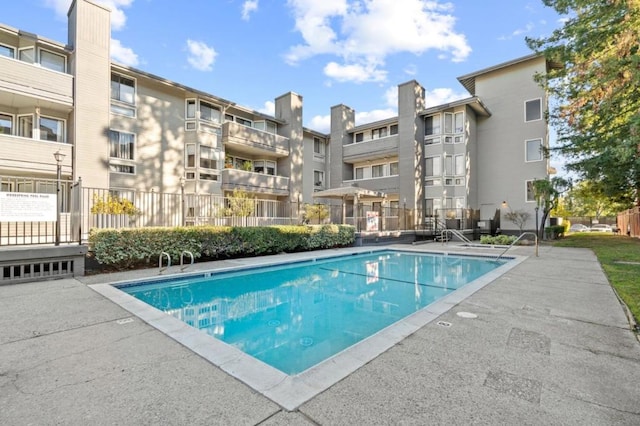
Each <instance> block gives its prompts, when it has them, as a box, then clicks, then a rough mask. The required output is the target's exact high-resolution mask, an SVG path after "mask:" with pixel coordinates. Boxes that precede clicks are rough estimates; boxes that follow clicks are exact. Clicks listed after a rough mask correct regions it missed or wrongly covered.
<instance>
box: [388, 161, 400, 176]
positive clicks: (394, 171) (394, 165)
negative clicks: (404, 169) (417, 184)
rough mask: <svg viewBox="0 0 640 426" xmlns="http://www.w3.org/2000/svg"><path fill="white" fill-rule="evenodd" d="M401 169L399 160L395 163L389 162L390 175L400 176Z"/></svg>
mask: <svg viewBox="0 0 640 426" xmlns="http://www.w3.org/2000/svg"><path fill="white" fill-rule="evenodd" d="M399 171H400V167H399V165H398V162H397V161H396V162H395V163H389V176H398V174H399Z"/></svg>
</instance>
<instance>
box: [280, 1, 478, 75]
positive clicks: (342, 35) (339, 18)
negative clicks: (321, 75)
mask: <svg viewBox="0 0 640 426" xmlns="http://www.w3.org/2000/svg"><path fill="white" fill-rule="evenodd" d="M288 5H289V6H290V7H291V9H292V11H293V14H294V17H295V21H296V24H295V28H296V30H297V31H299V32H300V34H301V36H302V38H303V40H304V43H303V44H299V45H296V46H293V47H291V48H290V50H289V52H288V53H287V54H286V56H285V60H286V61H287V62H288V63H289V64H297V63H299V62H300V61H303V60H305V59H307V58H310V57H312V56H315V55H321V54H329V55H334V56H337V57H339V58H340V59H341V60H342V62H343V64H337V63H336V62H335V61H334V62H331V63H330V64H329V65H331V64H333V65H331V66H329V65H327V67H325V73H326V72H327V71H333V72H334V75H336V76H338V77H340V78H342V80H340V81H356V82H362V81H380V78H382V77H383V76H384V77H385V78H386V73H385V71H384V70H380V69H379V67H380V66H382V65H384V62H385V58H386V57H387V56H389V55H392V54H395V53H400V52H408V53H413V54H415V55H420V54H422V53H423V52H425V51H427V50H438V51H441V52H443V54H445V55H446V56H447V57H449V58H450V59H451V60H452V61H454V62H458V61H462V60H464V59H465V58H466V57H467V56H468V55H469V53H470V52H471V48H470V47H469V45H468V44H467V41H466V38H465V36H464V35H463V34H460V33H456V32H455V30H454V24H455V18H454V17H453V15H451V11H452V5H451V4H450V3H439V2H438V1H433V0H367V1H361V0H323V1H321V2H319V1H317V0H289V1H288ZM350 67H356V68H357V67H359V68H360V69H361V70H362V71H365V72H366V71H370V72H371V71H372V70H373V71H375V74H374V75H373V77H372V76H371V74H370V73H368V74H367V73H365V76H364V77H363V76H361V75H359V74H354V73H352V72H347V71H348V70H349V71H350V70H353V68H350ZM338 71H342V72H338ZM348 77H351V79H349V78H348Z"/></svg>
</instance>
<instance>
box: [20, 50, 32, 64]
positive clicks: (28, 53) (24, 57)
mask: <svg viewBox="0 0 640 426" xmlns="http://www.w3.org/2000/svg"><path fill="white" fill-rule="evenodd" d="M35 52H36V50H35V49H34V48H33V47H26V48H24V49H18V59H20V60H21V61H23V62H28V63H30V64H33V63H34V62H35V61H36V54H35Z"/></svg>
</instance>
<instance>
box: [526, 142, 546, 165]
mask: <svg viewBox="0 0 640 426" xmlns="http://www.w3.org/2000/svg"><path fill="white" fill-rule="evenodd" d="M534 141H540V158H539V159H536V160H530V159H529V158H527V157H528V155H529V146H528V144H529V142H534ZM542 143H543V141H542V138H534V139H525V141H524V162H525V163H537V162H540V161H543V160H544V154H543V152H542V147H543V145H542Z"/></svg>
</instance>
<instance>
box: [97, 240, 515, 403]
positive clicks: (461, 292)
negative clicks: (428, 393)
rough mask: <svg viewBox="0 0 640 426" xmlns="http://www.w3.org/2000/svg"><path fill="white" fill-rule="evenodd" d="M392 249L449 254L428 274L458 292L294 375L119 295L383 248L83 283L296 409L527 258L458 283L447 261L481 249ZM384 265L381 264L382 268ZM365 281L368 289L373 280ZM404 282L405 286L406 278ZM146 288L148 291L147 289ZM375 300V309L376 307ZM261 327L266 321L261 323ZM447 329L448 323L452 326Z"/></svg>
mask: <svg viewBox="0 0 640 426" xmlns="http://www.w3.org/2000/svg"><path fill="white" fill-rule="evenodd" d="M399 251H401V252H402V253H416V254H425V255H428V256H432V255H437V256H442V257H450V258H451V259H449V262H443V261H441V262H440V265H447V264H448V265H449V266H448V267H446V268H444V267H440V268H438V267H435V266H434V267H433V268H432V269H435V270H436V271H437V270H439V271H440V272H438V273H437V274H436V275H435V277H436V278H437V280H438V284H440V285H442V286H443V288H446V289H449V290H453V289H454V288H457V290H455V291H449V292H448V293H447V294H446V295H444V296H443V297H441V298H440V299H438V300H435V301H433V302H432V303H430V304H428V305H427V306H426V307H424V308H422V309H417V310H415V312H413V313H410V314H409V315H407V316H406V317H404V318H402V319H399V320H397V321H396V322H394V323H392V324H391V325H389V326H387V327H384V328H383V329H382V330H380V331H378V332H377V333H375V334H373V335H371V336H369V337H367V338H364V339H363V340H361V341H359V342H357V343H355V344H353V345H352V346H350V347H348V348H346V349H344V350H342V351H340V352H338V353H336V354H335V355H333V356H331V357H329V358H328V359H326V360H325V361H322V362H320V363H318V364H316V365H315V366H313V367H311V368H308V369H306V370H304V371H302V372H301V373H298V374H293V375H290V374H286V373H284V372H282V371H281V370H279V369H277V368H274V367H271V366H270V365H268V364H266V363H264V362H262V361H260V360H258V359H257V358H255V357H253V356H250V355H247V354H246V353H244V352H243V351H241V350H240V349H238V348H236V347H234V346H232V345H229V344H226V343H224V342H223V341H221V340H219V339H218V338H215V337H213V336H212V335H211V334H208V333H206V332H203V331H200V330H197V329H196V328H194V327H191V326H189V325H187V323H185V322H184V321H182V320H180V319H177V318H175V317H174V316H172V315H169V314H167V313H166V312H165V311H162V310H160V309H158V308H154V307H152V306H150V305H148V304H147V303H145V302H143V301H141V300H140V299H137V298H135V297H134V296H132V295H130V294H128V293H125V292H124V290H125V289H127V288H128V289H129V290H131V289H133V288H135V287H136V286H138V289H141V287H139V286H153V285H158V289H159V288H160V287H162V286H164V285H165V284H167V285H168V284H169V283H170V282H174V283H175V282H177V281H178V280H182V279H183V278H189V279H196V280H199V279H201V278H210V277H212V276H222V274H227V273H233V274H244V272H245V271H254V272H255V271H256V270H257V269H256V268H257V267H263V266H264V267H268V270H270V269H271V268H272V267H280V266H283V264H285V265H286V266H288V267H293V266H298V265H301V264H302V263H303V262H305V261H309V262H311V263H314V262H315V263H318V264H322V263H323V262H325V261H332V262H333V261H336V260H339V259H338V257H339V256H342V255H345V256H353V257H357V256H360V255H369V254H371V255H376V256H379V255H381V254H382V253H383V252H384V250H381V249H372V248H371V247H351V248H342V249H331V250H324V251H316V252H307V253H291V254H282V255H276V256H266V257H262V258H247V259H234V260H227V261H217V262H211V263H208V264H196V265H194V266H193V270H194V272H191V273H187V274H184V273H180V274H173V275H168V276H162V277H158V276H157V275H156V276H155V277H154V275H153V274H154V271H152V270H148V271H137V272H136V273H132V274H128V275H131V276H132V278H130V279H127V280H124V281H118V282H110V283H102V284H100V283H97V284H91V285H90V287H91V288H92V289H93V290H95V291H97V292H98V293H100V294H101V295H103V296H104V297H106V298H108V299H110V300H111V301H113V302H114V303H116V304H118V305H119V306H120V307H122V308H123V309H125V310H127V311H129V312H130V313H131V314H133V315H134V317H131V318H129V319H127V320H126V321H135V319H136V318H137V319H140V320H142V321H144V322H146V323H147V324H149V325H150V326H152V327H154V328H155V329H157V330H158V331H160V332H162V333H163V334H165V335H166V336H168V337H170V338H172V339H173V340H175V341H176V342H178V343H180V344H182V345H183V346H185V347H187V348H189V349H190V350H191V351H193V352H194V353H196V354H198V355H199V356H201V357H203V358H205V359H207V360H208V361H209V362H211V363H212V364H213V365H215V366H216V367H218V368H220V369H221V370H223V371H225V372H226V373H227V374H229V375H231V376H233V377H234V378H236V379H238V380H240V381H242V382H243V383H245V384H247V385H248V386H250V387H251V388H253V389H254V390H256V391H257V392H259V393H261V394H262V395H264V396H265V397H267V398H269V399H271V400H272V401H274V402H276V403H277V404H279V405H280V406H282V407H283V408H285V409H286V410H290V411H291V410H295V409H296V408H297V407H299V406H300V405H301V404H303V403H304V402H306V401H308V400H309V399H311V398H313V397H314V396H315V395H317V394H319V393H320V392H322V391H324V390H325V389H327V388H329V387H331V386H333V385H334V384H335V383H337V382H338V381H340V380H342V379H344V378H345V377H347V376H348V375H350V374H351V373H353V372H355V371H356V370H358V369H360V368H361V367H362V366H363V365H365V364H367V363H368V362H370V361H372V360H374V359H375V358H377V357H379V356H380V355H381V354H383V353H384V352H386V351H387V350H389V349H390V348H392V347H393V346H395V345H396V344H398V343H399V342H401V341H402V340H404V339H405V338H407V337H408V336H410V335H412V334H413V333H415V332H416V331H418V330H419V329H421V328H422V327H424V326H426V325H428V324H429V323H430V322H432V321H434V320H436V319H437V318H438V317H440V316H441V315H443V314H445V313H446V312H447V311H449V310H451V309H452V308H455V307H456V306H457V305H458V304H459V303H461V302H463V301H464V300H465V299H466V298H468V297H469V296H470V295H472V294H473V293H475V292H476V291H478V290H480V289H481V288H482V287H484V286H485V285H487V284H489V283H491V282H493V281H495V280H496V279H497V278H499V277H500V276H501V275H503V274H505V273H506V272H507V271H509V270H511V269H512V268H514V267H516V266H517V265H518V264H519V263H521V262H522V261H524V260H525V259H526V257H523V256H510V257H509V258H505V260H507V262H506V263H504V264H503V265H501V266H499V267H497V268H496V269H493V270H491V271H489V272H487V273H485V274H484V275H482V276H479V277H478V278H476V279H475V280H473V281H471V282H469V283H467V284H465V285H462V286H461V287H460V285H461V283H460V282H457V278H456V279H454V278H453V277H449V276H448V275H446V274H445V273H444V272H446V271H445V269H451V270H455V269H456V268H461V266H458V265H459V264H458V265H456V264H451V263H450V262H452V261H453V263H455V260H458V259H459V258H461V257H462V258H476V259H483V260H485V261H489V262H491V261H492V258H491V257H490V256H489V255H487V250H478V251H474V250H471V249H469V248H464V247H460V248H459V249H457V251H459V252H460V253H441V252H440V253H433V252H430V251H429V249H428V248H426V249H425V248H421V247H411V248H406V249H405V248H404V247H403V248H402V250H399ZM459 254H460V256H459ZM389 265H390V264H389ZM389 267H390V266H389ZM389 267H388V266H385V268H387V269H388V268H389ZM369 268H370V269H369V273H368V274H365V277H362V278H364V280H365V282H366V280H367V279H369V280H370V281H375V280H376V279H377V282H378V283H379V282H380V279H381V278H384V277H385V275H384V274H385V273H386V271H387V269H385V268H381V266H380V264H379V265H378V266H377V274H376V273H375V268H376V267H375V266H369ZM195 271H200V272H195ZM365 271H366V270H365ZM327 272H328V271H327ZM345 273H346V271H345ZM136 275H137V276H138V277H141V276H143V277H147V278H137V279H133V276H136ZM376 275H377V276H376ZM408 275H409V274H405V276H403V277H402V281H407V277H408ZM367 277H368V278H367ZM122 279H124V278H121V280H122ZM263 281H264V280H263ZM183 283H184V282H183ZM369 285H370V286H372V285H373V283H371V284H369ZM403 285H406V286H409V285H408V284H406V283H405V284H403ZM291 287H295V288H298V287H299V286H294V285H293V284H292V285H291ZM387 287H388V286H387ZM411 287H413V288H414V289H415V288H418V289H423V288H424V287H426V286H420V285H411ZM371 288H373V287H371ZM148 289H151V287H149V288H148ZM158 289H156V290H158ZM174 291H176V290H174ZM178 294H179V289H178ZM163 297H164V296H163ZM163 297H161V298H160V300H165V301H166V300H168V299H163ZM182 297H186V293H185V291H184V290H183V292H182ZM414 299H415V298H414ZM414 299H412V300H414ZM378 305H379V306H382V305H381V304H378ZM161 307H162V306H161ZM218 309H220V308H218ZM465 321H469V320H465ZM440 322H441V321H438V324H440ZM268 325H269V324H268V321H267V326H268ZM445 325H446V324H445ZM271 326H272V327H273V326H274V323H271ZM452 327H455V323H454V324H453V325H452ZM266 328H267V327H266V326H265V329H266ZM308 342H309V341H308V340H304V341H302V343H308ZM314 342H315V343H314V344H317V340H315V339H314ZM298 343H299V344H300V343H301V342H300V341H298ZM301 346H302V345H301Z"/></svg>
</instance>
